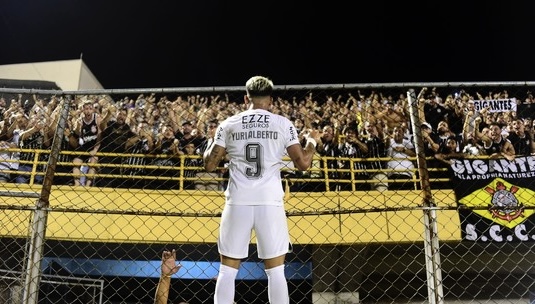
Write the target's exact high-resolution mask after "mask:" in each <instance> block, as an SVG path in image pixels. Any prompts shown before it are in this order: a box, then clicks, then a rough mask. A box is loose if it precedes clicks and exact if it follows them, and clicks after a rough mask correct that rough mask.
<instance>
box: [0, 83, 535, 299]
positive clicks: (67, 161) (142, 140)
mask: <svg viewBox="0 0 535 304" xmlns="http://www.w3.org/2000/svg"><path fill="white" fill-rule="evenodd" d="M533 85H534V84H531V83H428V84H426V83H411V84H407V83H405V84H366V85H359V84H351V85H349V84H348V85H307V86H285V87H281V86H279V87H276V90H275V94H274V100H273V106H272V111H273V112H275V113H278V114H281V115H284V116H287V117H289V118H290V119H291V120H292V121H293V122H294V124H295V125H296V127H297V129H299V130H300V131H303V132H306V130H307V129H311V128H317V129H320V130H321V131H322V133H323V135H322V139H323V140H322V143H320V144H319V145H318V152H317V155H316V157H315V159H314V162H313V167H312V168H311V169H310V170H308V171H306V172H301V171H297V170H296V169H295V168H293V167H292V165H291V163H290V162H289V161H288V160H284V161H285V164H286V166H285V167H284V168H283V169H282V170H281V175H282V177H283V186H284V187H285V189H286V197H285V198H286V210H287V214H288V223H289V228H290V235H291V237H292V243H293V248H292V249H293V250H292V251H291V252H290V253H289V254H288V255H287V263H286V270H285V271H286V277H287V279H288V282H289V289H290V296H291V302H292V303H409V302H410V303H530V300H531V301H533V293H534V292H535V286H534V279H535V270H534V266H533V265H535V254H534V253H533V244H534V242H535V229H534V227H533V224H532V222H533V221H534V219H533V216H532V214H533V213H534V208H533V206H534V205H535V199H534V197H533V193H535V192H533V191H535V186H534V185H533V182H532V180H533V178H532V177H533V174H535V173H534V172H535V161H534V159H533V156H532V155H531V154H532V153H531V152H533V151H534V150H531V151H530V152H529V153H523V152H520V150H521V149H523V148H525V146H529V147H530V149H533V147H531V144H532V135H533V124H532V120H531V118H533V117H535V114H533V106H535V104H532V101H533V100H532V96H531V93H530V90H531V87H532V86H533ZM0 93H1V94H2V97H3V101H0V102H2V103H3V102H5V104H4V105H2V104H0V109H1V111H2V113H1V114H2V116H3V122H2V125H1V127H2V131H1V133H0V136H1V140H2V141H1V145H2V146H1V147H0V148H1V150H0V169H1V170H0V180H1V181H2V189H1V192H0V195H1V196H0V236H1V237H0V242H1V243H2V246H1V247H0V262H1V264H0V287H1V288H0V302H2V303H25V304H26V303H28V304H30V303H110V304H111V303H152V302H153V301H154V294H155V288H156V284H157V282H158V280H159V277H160V266H161V265H160V263H161V261H160V258H161V254H162V252H163V250H170V249H177V258H178V260H179V261H180V263H181V264H182V268H181V269H180V271H179V272H178V273H177V274H176V275H174V276H173V278H172V285H171V291H170V296H169V299H170V300H172V303H178V302H180V301H187V302H188V303H208V302H211V301H213V292H214V289H215V278H216V277H217V272H218V269H219V264H218V260H219V256H218V253H217V247H216V245H215V242H216V238H217V235H218V227H219V217H220V214H221V210H222V207H223V205H224V195H223V191H224V189H225V186H226V180H227V179H228V171H227V168H226V165H227V164H226V162H225V161H222V163H221V164H220V166H219V169H218V170H217V173H215V174H207V173H205V172H203V170H202V160H201V157H200V155H201V153H202V151H203V149H204V147H205V145H206V140H207V138H209V137H210V134H211V132H212V131H211V128H213V126H216V125H217V124H218V123H220V122H222V121H223V120H224V119H225V118H226V117H229V116H231V115H232V114H234V113H237V112H239V111H242V110H244V103H243V95H244V91H243V88H242V87H215V88H169V89H135V90H128V89H125V90H106V91H105V90H102V91H75V92H64V91H45V90H31V89H9V88H4V89H0ZM496 123H498V124H499V126H500V129H499V132H498V133H499V135H500V136H497V135H496V132H497V131H496V130H494V131H493V130H491V129H492V126H493V125H494V124H496ZM519 124H522V125H523V126H522V127H520V126H518V125H519ZM519 128H522V130H523V131H524V132H525V133H520V134H521V135H519V136H520V138H521V141H520V142H524V144H523V145H522V143H520V144H519V143H517V142H515V141H514V139H515V137H514V134H517V133H519V131H518V129H519ZM424 129H425V130H424ZM487 129H488V130H489V131H487ZM524 134H525V136H526V137H522V135H524ZM493 136H494V137H493ZM499 138H500V139H504V140H505V138H507V139H508V141H509V142H511V145H512V146H513V147H514V148H516V150H514V153H513V155H514V156H513V157H511V156H510V155H509V154H508V153H509V152H510V151H505V148H504V147H503V143H502V146H499V148H498V150H494V151H493V150H492V149H490V146H492V145H495V142H496V144H497V143H498V142H499V141H500V140H499ZM450 140H451V141H452V143H451V144H448V142H449V141H450ZM487 140H490V141H488V142H487ZM453 141H455V143H453ZM381 143H382V144H381ZM455 144H457V146H455ZM472 149H476V150H477V151H475V150H472ZM463 150H464V151H463ZM437 155H438V157H435V156H437ZM266 289H267V279H266V276H265V273H264V271H263V264H262V261H261V260H259V259H258V258H257V257H256V246H255V244H254V239H253V240H252V244H251V246H250V257H249V258H248V259H246V260H244V263H243V264H242V268H241V269H240V272H239V273H238V279H237V285H236V302H237V303H266V302H267V292H266Z"/></svg>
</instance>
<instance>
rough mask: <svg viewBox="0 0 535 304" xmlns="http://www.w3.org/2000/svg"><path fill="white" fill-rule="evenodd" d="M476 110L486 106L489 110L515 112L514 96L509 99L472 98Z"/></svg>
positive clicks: (492, 111)
mask: <svg viewBox="0 0 535 304" xmlns="http://www.w3.org/2000/svg"><path fill="white" fill-rule="evenodd" d="M474 106H475V108H476V111H478V112H479V111H481V110H483V109H484V108H487V109H488V110H489V112H491V113H494V112H511V111H514V112H516V98H510V99H490V100H474Z"/></svg>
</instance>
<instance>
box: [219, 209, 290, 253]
mask: <svg viewBox="0 0 535 304" xmlns="http://www.w3.org/2000/svg"><path fill="white" fill-rule="evenodd" d="M253 229H254V231H255V235H256V243H257V250H258V258H259V259H263V260H264V259H271V258H275V257H278V256H281V255H283V254H286V253H288V252H289V251H290V249H291V244H290V234H289V232H288V223H287V219H286V212H285V210H284V206H264V205H255V206H243V205H225V208H224V209H223V213H222V214H221V224H220V227H219V239H218V240H217V246H218V250H219V253H220V254H222V255H224V256H227V257H230V258H234V259H244V258H246V257H248V256H249V244H250V243H251V233H252V231H253Z"/></svg>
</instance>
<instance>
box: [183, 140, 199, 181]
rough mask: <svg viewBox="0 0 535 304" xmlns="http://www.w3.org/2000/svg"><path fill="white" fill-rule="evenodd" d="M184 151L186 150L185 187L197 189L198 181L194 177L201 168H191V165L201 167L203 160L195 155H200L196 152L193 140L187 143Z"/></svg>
mask: <svg viewBox="0 0 535 304" xmlns="http://www.w3.org/2000/svg"><path fill="white" fill-rule="evenodd" d="M184 151H186V152H185V153H184V156H185V158H184V167H185V168H184V175H183V177H184V178H185V180H184V189H186V190H192V189H196V188H197V186H196V181H195V180H193V179H194V178H195V177H196V176H197V172H198V171H199V169H191V167H201V166H202V160H201V159H200V158H195V156H198V155H197V154H195V145H194V144H193V143H192V142H190V143H187V144H186V146H185V147H184Z"/></svg>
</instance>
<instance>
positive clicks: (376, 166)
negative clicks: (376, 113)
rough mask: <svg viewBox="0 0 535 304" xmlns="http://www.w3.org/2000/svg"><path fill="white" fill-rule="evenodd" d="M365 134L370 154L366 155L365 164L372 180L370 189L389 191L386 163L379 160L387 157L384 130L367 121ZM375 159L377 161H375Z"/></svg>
mask: <svg viewBox="0 0 535 304" xmlns="http://www.w3.org/2000/svg"><path fill="white" fill-rule="evenodd" d="M364 132H365V134H364V135H365V138H366V146H367V147H368V154H367V155H366V157H367V158H368V160H367V161H366V162H365V165H366V167H367V169H368V172H369V174H370V179H371V180H372V183H371V185H370V188H371V189H372V190H378V191H385V190H388V182H387V181H386V180H387V179H388V176H387V175H386V174H385V173H384V169H386V165H385V163H384V161H382V160H379V159H377V158H383V157H386V145H385V138H384V134H383V129H382V128H378V127H377V126H376V125H375V124H374V123H372V122H370V121H365V122H364ZM374 158H375V159H376V160H373V159H374Z"/></svg>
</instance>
